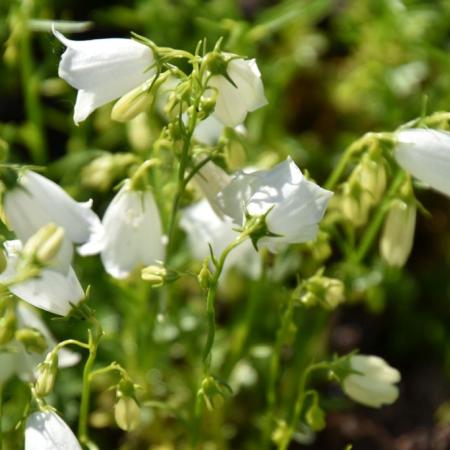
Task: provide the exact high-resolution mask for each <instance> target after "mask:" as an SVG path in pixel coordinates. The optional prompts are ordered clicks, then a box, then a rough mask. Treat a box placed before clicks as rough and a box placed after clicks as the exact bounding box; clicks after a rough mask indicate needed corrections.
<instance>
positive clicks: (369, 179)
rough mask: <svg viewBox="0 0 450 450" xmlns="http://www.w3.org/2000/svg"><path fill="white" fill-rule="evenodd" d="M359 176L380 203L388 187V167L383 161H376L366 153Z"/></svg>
mask: <svg viewBox="0 0 450 450" xmlns="http://www.w3.org/2000/svg"><path fill="white" fill-rule="evenodd" d="M358 178H359V182H360V184H361V186H362V188H363V189H364V190H365V191H366V192H367V193H369V194H370V196H371V197H372V201H373V203H374V204H376V203H378V202H379V201H380V199H381V196H382V195H383V193H384V190H385V189H386V169H385V167H384V164H383V161H375V160H374V159H372V158H371V157H370V156H369V155H365V156H364V157H363V159H362V161H361V164H360V165H359V169H358Z"/></svg>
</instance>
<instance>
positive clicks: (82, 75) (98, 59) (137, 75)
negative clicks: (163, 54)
mask: <svg viewBox="0 0 450 450" xmlns="http://www.w3.org/2000/svg"><path fill="white" fill-rule="evenodd" d="M55 35H56V37H57V38H58V39H59V40H60V41H61V42H62V43H63V44H64V45H65V46H66V47H67V49H66V51H65V52H64V53H63V55H62V57H61V62H60V65H59V71H58V74H59V76H60V77H61V78H63V79H64V80H66V81H67V82H68V83H69V84H70V85H72V86H73V87H75V88H77V89H79V93H78V97H77V103H76V106H75V113H74V121H75V123H78V122H80V121H82V120H84V119H86V117H87V116H88V115H89V114H90V113H91V112H92V111H93V110H94V109H96V108H98V107H99V106H102V105H104V104H106V103H108V102H110V101H112V100H115V99H116V98H119V97H121V96H122V95H125V94H126V93H127V92H129V91H131V90H132V89H134V88H135V87H137V86H139V85H140V84H142V83H143V82H144V81H146V80H147V79H149V78H151V76H152V75H153V74H154V73H155V71H154V70H149V69H150V67H151V65H152V64H153V53H152V51H151V49H150V48H149V47H147V46H146V45H143V44H141V43H139V42H136V41H134V40H132V39H93V40H87V41H72V40H69V39H67V38H65V37H64V36H63V35H62V34H61V33H58V32H57V31H56V32H55Z"/></svg>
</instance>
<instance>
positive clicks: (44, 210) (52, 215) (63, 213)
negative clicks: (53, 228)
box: [3, 170, 102, 270]
mask: <svg viewBox="0 0 450 450" xmlns="http://www.w3.org/2000/svg"><path fill="white" fill-rule="evenodd" d="M91 205H92V202H86V203H78V202H76V201H75V200H74V199H73V198H72V197H70V196H69V195H68V194H67V193H66V192H65V191H64V190H63V189H62V188H61V187H59V186H58V185H57V184H56V183H54V182H53V181H50V180H49V179H47V178H45V177H43V176H42V175H39V174H37V173H35V172H32V171H31V170H27V171H25V172H23V173H22V175H21V176H20V177H19V178H18V180H17V183H16V184H15V186H13V187H11V188H9V189H7V190H6V191H5V193H4V196H3V209H4V213H5V216H6V219H7V221H8V224H9V225H10V227H11V228H12V229H13V230H14V232H15V233H16V236H17V237H18V238H19V239H20V240H21V241H22V242H23V243H25V242H26V241H27V240H28V239H29V238H30V237H31V236H32V235H33V234H34V233H36V232H37V231H38V230H39V229H40V228H41V227H43V226H44V225H47V224H49V223H54V224H55V225H58V226H60V227H62V228H63V229H64V232H65V238H66V239H68V240H69V241H71V242H73V243H75V244H85V243H87V242H88V241H90V240H91V239H94V238H96V237H97V236H98V235H99V234H101V233H102V228H101V223H100V220H99V218H98V217H97V215H96V214H95V213H94V212H93V211H92V210H91ZM61 245H62V247H64V248H65V255H66V257H65V258H64V262H63V263H64V268H65V269H66V270H67V269H68V268H69V266H70V259H71V252H69V251H68V250H67V243H66V244H64V243H63V244H61ZM90 248H92V245H90ZM78 252H79V253H80V254H83V255H84V254H88V253H86V251H85V247H84V246H83V245H81V246H80V247H78Z"/></svg>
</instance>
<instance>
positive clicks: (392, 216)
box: [380, 199, 417, 267]
mask: <svg viewBox="0 0 450 450" xmlns="http://www.w3.org/2000/svg"><path fill="white" fill-rule="evenodd" d="M416 209H417V208H416V205H415V203H414V201H413V200H412V199H411V200H407V201H404V200H400V199H396V200H394V201H393V202H392V204H391V207H390V209H389V212H388V215H387V218H386V222H385V224H384V228H383V232H382V235H381V240H380V253H381V256H382V258H383V260H384V261H386V263H387V264H389V265H390V266H394V267H403V266H404V265H405V263H406V261H407V260H408V257H409V255H410V253H411V250H412V247H413V242H414V231H415V228H416Z"/></svg>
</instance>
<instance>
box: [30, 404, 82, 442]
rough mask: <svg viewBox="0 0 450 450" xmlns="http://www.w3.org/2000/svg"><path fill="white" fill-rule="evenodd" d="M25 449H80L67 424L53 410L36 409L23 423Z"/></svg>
mask: <svg viewBox="0 0 450 450" xmlns="http://www.w3.org/2000/svg"><path fill="white" fill-rule="evenodd" d="M25 450H82V448H81V445H80V443H79V442H78V440H77V438H76V437H75V435H74V434H73V432H72V430H71V429H70V428H69V426H68V425H67V424H66V423H65V422H64V420H62V419H61V417H59V416H58V414H56V413H55V412H53V411H36V412H34V413H33V414H31V415H30V416H29V417H28V419H27V423H26V425H25Z"/></svg>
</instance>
